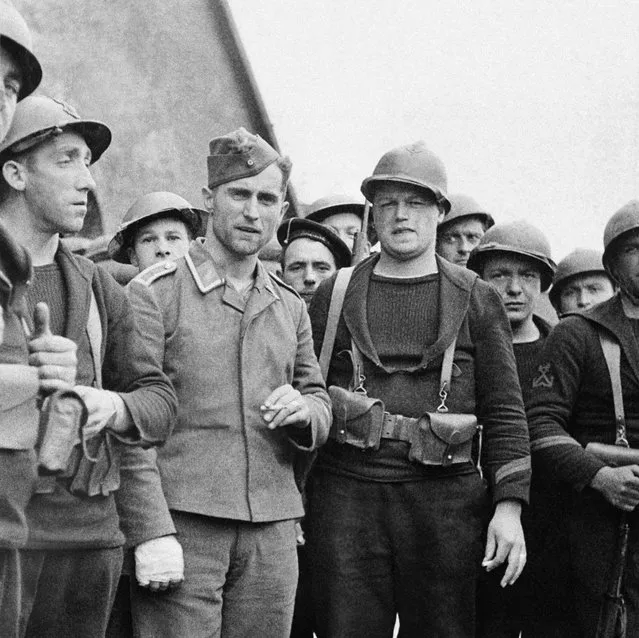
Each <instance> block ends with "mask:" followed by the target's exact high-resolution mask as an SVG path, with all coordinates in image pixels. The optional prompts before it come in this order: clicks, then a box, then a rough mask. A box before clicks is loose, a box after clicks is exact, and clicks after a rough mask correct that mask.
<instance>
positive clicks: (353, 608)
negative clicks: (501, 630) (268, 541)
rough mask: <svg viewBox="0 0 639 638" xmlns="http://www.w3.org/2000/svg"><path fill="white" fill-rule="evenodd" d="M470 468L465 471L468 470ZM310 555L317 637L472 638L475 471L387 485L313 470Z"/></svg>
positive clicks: (477, 540) (484, 504)
mask: <svg viewBox="0 0 639 638" xmlns="http://www.w3.org/2000/svg"><path fill="white" fill-rule="evenodd" d="M469 467H470V466H469ZM310 511H311V516H310V518H311V526H310V530H309V532H310V533H309V538H308V544H307V549H308V552H309V558H310V564H311V577H312V588H313V598H314V600H313V603H314V608H315V618H316V623H317V624H316V633H317V635H318V636H320V638H342V637H344V636H348V637H349V638H357V637H359V636H361V637H362V638H390V637H391V636H392V635H393V627H394V624H395V616H396V614H399V620H400V632H399V636H400V637H403V638H409V637H412V636H415V637H417V636H419V637H420V638H421V637H423V636H429V637H431V636H432V637H437V638H471V637H473V636H474V635H475V594H476V582H477V575H478V572H479V569H480V564H481V559H482V556H483V549H484V548H483V541H484V536H485V534H484V530H485V526H486V523H487V520H488V516H489V513H490V502H489V498H488V492H487V488H486V485H485V483H484V482H483V480H482V479H481V478H480V476H479V474H478V473H477V472H476V471H475V470H474V469H469V471H468V472H466V473H464V474H458V475H454V476H447V477H445V478H443V477H436V478H430V477H429V478H426V479H424V480H418V481H411V482H401V483H384V482H373V481H364V480H359V479H356V478H350V477H347V476H342V475H336V474H332V473H329V472H327V471H322V470H320V469H317V470H316V473H315V475H314V477H313V489H312V497H311V502H310Z"/></svg>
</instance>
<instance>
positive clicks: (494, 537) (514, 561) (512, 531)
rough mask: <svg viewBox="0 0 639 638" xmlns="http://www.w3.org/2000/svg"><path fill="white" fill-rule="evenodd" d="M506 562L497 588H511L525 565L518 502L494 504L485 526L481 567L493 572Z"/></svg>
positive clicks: (509, 501) (507, 501) (524, 547)
mask: <svg viewBox="0 0 639 638" xmlns="http://www.w3.org/2000/svg"><path fill="white" fill-rule="evenodd" d="M506 561H507V566H506V571H505V572H504V577H503V578H502V579H501V582H500V585H501V586H502V587H506V585H512V584H513V583H514V582H515V581H516V580H517V579H518V578H519V576H521V572H522V571H523V569H524V566H525V565H526V542H525V540H524V530H523V528H522V526H521V503H519V501H514V500H505V501H500V502H499V503H497V506H496V507H495V513H494V515H493V518H492V520H491V521H490V525H488V537H487V539H486V552H485V554H484V560H483V561H482V566H483V567H484V568H485V569H486V571H489V572H490V571H492V570H493V569H495V568H496V567H498V566H499V565H501V564H502V563H504V562H506Z"/></svg>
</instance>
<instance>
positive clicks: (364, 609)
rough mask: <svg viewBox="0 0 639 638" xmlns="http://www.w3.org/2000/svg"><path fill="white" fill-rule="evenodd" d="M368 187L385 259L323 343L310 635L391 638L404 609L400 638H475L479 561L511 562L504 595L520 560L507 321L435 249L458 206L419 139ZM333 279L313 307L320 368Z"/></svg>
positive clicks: (518, 449)
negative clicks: (329, 422) (323, 412)
mask: <svg viewBox="0 0 639 638" xmlns="http://www.w3.org/2000/svg"><path fill="white" fill-rule="evenodd" d="M362 193H363V194H364V196H365V197H366V198H367V199H368V200H369V201H371V202H372V214H373V220H374V223H375V229H376V231H377V234H378V238H379V241H380V244H381V252H380V253H379V254H377V255H373V256H371V257H369V258H368V259H366V260H365V261H363V262H361V263H360V264H359V265H358V266H356V267H355V269H354V270H353V271H352V274H351V277H350V281H349V282H348V284H347V288H346V290H345V296H344V301H343V307H342V310H341V313H339V315H338V316H339V322H338V323H337V326H336V333H335V340H334V343H333V344H332V347H331V345H328V355H329V359H330V361H329V362H328V366H327V367H328V375H327V385H328V386H329V392H330V393H331V394H332V398H333V427H332V429H331V434H330V435H329V441H328V442H327V444H326V446H324V447H323V448H321V449H320V450H319V453H318V461H317V464H316V467H315V469H314V475H313V479H312V483H313V484H312V490H311V497H310V504H309V507H310V518H311V525H310V529H309V538H308V550H309V555H310V560H311V569H312V586H313V593H314V607H315V614H316V618H317V626H316V633H317V635H318V636H322V637H327V636H328V637H332V636H334V637H337V636H353V637H357V636H362V637H364V636H365V637H366V638H369V637H380V638H385V637H390V636H392V635H393V627H394V624H395V617H396V614H399V622H400V626H401V630H400V631H401V632H402V634H403V635H406V636H426V635H428V636H430V635H432V636H435V635H436V636H440V637H446V636H450V637H453V636H454V637H456V638H460V637H463V636H468V637H470V636H474V635H475V589H476V584H477V577H478V574H479V572H480V570H481V565H482V564H483V566H484V567H485V568H486V569H487V570H491V571H492V570H493V569H495V568H497V567H498V566H499V565H501V564H504V563H506V564H507V568H506V571H505V573H504V575H503V579H502V584H503V585H504V586H506V585H510V584H511V583H513V582H515V581H516V580H517V578H518V577H519V575H520V573H521V570H522V569H523V566H524V563H525V545H524V539H523V532H522V529H521V523H520V520H519V519H520V513H521V507H522V503H525V502H526V501H527V499H528V482H529V477H530V456H529V451H528V439H527V431H526V421H525V416H524V409H523V403H522V399H521V392H520V390H519V384H518V382H517V373H516V367H515V358H514V355H513V351H512V343H511V340H510V333H509V327H508V320H507V318H506V315H505V312H504V309H503V306H502V304H501V302H500V299H499V296H498V294H497V293H496V292H495V291H494V290H493V289H492V288H491V287H490V286H488V285H487V284H486V283H484V282H483V281H481V280H480V279H479V278H478V277H477V275H476V274H475V273H472V272H470V271H468V270H466V269H462V268H458V267H457V266H454V265H452V264H449V263H448V262H447V261H445V260H443V259H441V258H439V257H438V256H437V255H436V254H435V243H436V236H437V225H438V223H440V222H441V220H442V218H443V217H444V214H445V213H446V212H448V211H449V210H450V202H449V200H448V196H447V177H446V170H445V167H444V165H443V163H442V161H441V160H440V159H439V157H437V155H435V154H434V153H433V152H432V151H430V150H429V149H428V148H427V147H426V146H425V144H424V143H423V142H417V143H415V144H411V145H408V146H402V147H399V148H396V149H393V150H391V151H389V152H387V153H385V154H384V155H383V156H382V158H381V159H380V161H379V162H378V164H377V166H376V167H375V169H374V171H373V174H372V175H371V176H370V177H368V178H366V179H365V180H364V181H363V183H362ZM342 272H344V271H342ZM346 272H348V271H346ZM337 277H339V279H337V278H336V277H333V278H331V279H329V280H327V281H326V282H324V283H323V284H321V285H320V287H319V289H318V291H317V293H316V296H315V298H314V299H313V301H312V303H311V308H310V314H311V322H312V324H313V336H314V341H315V348H316V352H317V353H318V354H319V355H320V357H321V358H322V361H323V360H324V354H323V353H322V350H323V347H324V339H325V338H326V339H328V336H327V335H329V334H330V332H331V331H330V330H329V328H328V327H327V324H328V317H329V316H332V315H333V314H336V313H337V311H336V309H335V308H333V309H332V310H330V312H329V307H330V305H331V296H332V295H333V293H334V292H335V288H336V286H343V285H344V284H342V282H341V277H340V276H339V275H338V276H337ZM338 281H339V283H336V282H338ZM342 289H343V288H342ZM339 292H340V289H339V288H338V290H337V292H336V295H337V294H338V293H339ZM331 327H332V324H331ZM453 360H454V361H453ZM447 370H450V374H451V377H450V381H449V380H448V373H447ZM355 388H357V390H358V391H357V392H349V390H352V389H355ZM364 392H365V393H366V396H367V397H368V398H366V399H365V398H363V393H364ZM440 393H441V394H440ZM442 400H443V401H444V404H445V406H443V407H442V408H441V410H444V409H447V410H448V411H449V414H450V415H451V416H450V418H444V419H442V420H441V421H440V419H439V418H438V417H437V414H441V410H440V412H437V409H438V407H439V406H440V405H441V403H442ZM382 404H383V405H382ZM355 406H357V408H356V409H351V408H352V407H355ZM349 415H352V416H353V417H356V418H350V417H349ZM473 415H477V418H478V419H479V422H480V423H481V424H482V425H483V432H484V436H483V455H482V463H483V468H484V473H485V476H486V478H487V480H488V481H487V482H488V486H489V487H487V485H486V483H485V482H484V481H483V480H482V478H481V476H480V474H479V472H478V470H477V468H476V465H475V462H476V461H477V455H476V454H475V455H473V454H472V451H471V448H472V441H473V438H474V436H475V434H476V431H477V430H476V423H475V419H474V417H473ZM444 421H445V422H446V424H445V425H442V424H443V422H444ZM462 422H463V423H464V424H465V425H462ZM433 423H435V424H436V425H435V426H432V424H433ZM439 425H442V429H439ZM431 426H432V427H436V428H437V431H438V432H439V435H441V436H442V437H443V439H439V438H438V435H435V434H434V432H433V429H432V427H431ZM453 432H455V434H452V433H453ZM462 432H463V433H462ZM451 436H452V439H451V438H450V437H451ZM453 439H454V440H455V441H456V442H455V443H453ZM438 440H446V441H448V444H444V445H443V447H439V444H438V443H437V441H438ZM461 441H465V443H464V444H462V443H461ZM459 446H461V447H459ZM462 448H463V450H464V451H462ZM438 449H439V450H440V451H439V452H437V450H438ZM442 450H446V452H445V453H443V454H442V453H441V452H442ZM489 521H490V524H489Z"/></svg>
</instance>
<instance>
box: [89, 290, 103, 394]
mask: <svg viewBox="0 0 639 638" xmlns="http://www.w3.org/2000/svg"><path fill="white" fill-rule="evenodd" d="M87 335H88V337H89V347H90V348H91V358H92V359H93V371H94V373H95V384H96V386H97V387H98V388H102V322H101V321H100V313H99V312H98V302H97V301H96V298H95V294H94V292H93V288H91V301H90V303H89V317H88V319H87Z"/></svg>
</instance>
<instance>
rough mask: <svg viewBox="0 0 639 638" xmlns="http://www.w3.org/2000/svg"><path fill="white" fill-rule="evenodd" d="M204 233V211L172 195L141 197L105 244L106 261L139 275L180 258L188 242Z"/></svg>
mask: <svg viewBox="0 0 639 638" xmlns="http://www.w3.org/2000/svg"><path fill="white" fill-rule="evenodd" d="M205 231H206V211H203V210H199V209H197V208H194V207H193V206H191V204H189V202H187V201H186V200H185V199H184V198H183V197H180V196H179V195H176V194H175V193H169V192H166V191H157V192H153V193H147V194H146V195H142V196H141V197H139V198H138V199H137V200H135V202H134V203H133V204H132V205H131V207H130V208H129V210H128V211H127V212H126V214H125V215H124V218H123V219H122V223H121V224H120V228H119V229H118V232H117V233H116V234H115V235H114V237H113V239H112V240H111V241H110V242H109V247H108V252H109V257H110V258H111V259H113V260H114V261H117V262H119V263H122V264H132V265H133V266H135V267H136V268H137V269H138V270H139V271H140V272H141V271H142V270H145V269H146V268H148V267H149V266H152V265H153V264H156V263H158V262H159V261H164V260H165V259H170V260H175V259H179V258H180V257H183V256H184V255H185V254H186V252H187V251H188V249H189V244H190V242H191V240H193V239H195V238H196V237H202V236H203V235H204V233H205Z"/></svg>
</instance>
